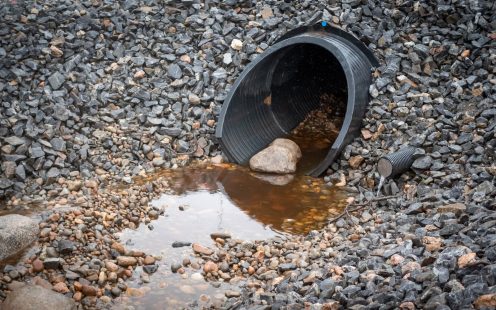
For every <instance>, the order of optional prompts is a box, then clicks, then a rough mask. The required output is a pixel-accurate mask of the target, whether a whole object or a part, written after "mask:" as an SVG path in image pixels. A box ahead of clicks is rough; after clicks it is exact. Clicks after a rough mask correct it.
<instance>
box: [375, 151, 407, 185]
mask: <svg viewBox="0 0 496 310" xmlns="http://www.w3.org/2000/svg"><path fill="white" fill-rule="evenodd" d="M415 152H416V148H414V147H411V146H408V147H405V148H403V149H400V150H399V151H397V152H395V153H391V154H388V155H386V156H384V157H381V159H379V162H378V163H377V171H379V174H380V175H381V176H382V177H384V178H391V177H395V176H397V175H399V174H402V173H403V172H405V171H407V170H408V169H410V167H411V166H412V164H413V162H414V161H415V157H414V154H415Z"/></svg>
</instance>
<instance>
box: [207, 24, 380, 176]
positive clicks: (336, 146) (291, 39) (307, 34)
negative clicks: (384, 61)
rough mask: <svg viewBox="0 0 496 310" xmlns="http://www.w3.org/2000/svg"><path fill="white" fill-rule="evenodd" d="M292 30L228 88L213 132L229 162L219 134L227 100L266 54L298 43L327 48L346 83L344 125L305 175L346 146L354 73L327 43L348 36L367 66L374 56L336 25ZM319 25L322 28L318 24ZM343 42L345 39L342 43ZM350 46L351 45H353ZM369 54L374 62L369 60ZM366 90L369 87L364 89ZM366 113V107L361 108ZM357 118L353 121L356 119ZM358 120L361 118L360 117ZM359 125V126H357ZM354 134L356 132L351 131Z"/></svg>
mask: <svg viewBox="0 0 496 310" xmlns="http://www.w3.org/2000/svg"><path fill="white" fill-rule="evenodd" d="M301 28H302V29H300V28H297V29H295V30H294V31H298V33H297V34H291V32H290V33H288V34H286V35H285V36H283V37H282V38H281V39H279V40H278V41H276V44H274V45H272V46H270V47H269V48H267V50H265V51H264V52H263V53H262V54H260V55H259V56H258V57H257V58H256V59H255V60H253V61H252V62H251V63H249V64H248V65H247V66H246V67H245V68H244V69H243V71H242V72H241V74H240V75H239V76H238V78H237V79H236V82H235V83H234V84H233V86H232V87H231V89H230V90H229V94H228V96H227V97H226V98H225V100H224V103H223V105H222V109H221V113H220V115H219V118H218V122H217V125H218V126H217V128H216V131H215V137H216V138H217V139H218V141H219V144H220V145H221V148H222V151H223V152H224V154H226V156H227V157H228V158H229V160H230V161H233V160H234V161H235V162H236V160H235V159H234V157H233V156H232V154H230V153H229V150H228V148H226V145H225V144H224V142H223V140H222V135H223V131H224V128H223V127H224V121H225V119H226V115H227V113H228V111H229V107H230V104H229V103H230V102H231V100H232V99H233V97H234V95H235V94H236V92H237V90H238V88H239V86H240V84H241V83H242V82H243V80H244V79H245V77H246V76H247V75H249V74H250V73H251V71H252V70H253V69H254V68H255V67H256V66H257V65H258V64H259V63H260V62H262V61H263V60H264V59H266V58H267V57H270V56H272V55H273V54H274V53H277V52H279V51H280V50H281V49H283V48H285V47H289V46H292V45H299V44H312V45H317V46H320V47H322V48H324V49H325V50H327V51H328V52H329V53H331V54H332V55H333V56H334V57H335V58H336V59H337V60H338V62H339V64H340V65H341V68H342V70H343V72H344V74H345V76H346V83H347V92H348V93H347V102H346V114H345V118H344V120H343V124H342V125H341V128H340V130H339V134H338V136H337V137H336V139H335V140H334V142H333V144H332V145H331V146H330V147H329V148H328V151H327V154H326V156H325V158H324V159H322V160H321V161H320V162H319V163H318V164H317V165H316V166H315V167H314V168H312V170H310V171H309V172H307V173H306V174H307V175H311V176H320V175H321V174H322V173H324V172H325V171H326V170H327V169H328V167H329V166H330V165H331V164H332V162H333V161H334V159H335V158H336V157H337V156H338V155H339V153H340V151H341V150H342V149H343V148H344V147H345V145H344V140H345V138H346V136H347V135H348V134H350V133H352V132H350V128H351V127H352V125H353V122H354V116H353V115H354V112H355V110H356V109H355V108H356V107H355V104H354V102H355V97H356V92H355V87H354V85H355V76H354V74H353V68H352V66H351V64H350V62H349V60H348V59H347V58H346V56H345V55H344V52H343V51H342V50H340V49H339V48H338V47H337V46H335V45H334V43H333V42H329V41H328V40H329V39H331V38H332V39H335V40H338V41H339V42H340V43H342V44H345V45H346V43H348V42H351V41H350V37H351V38H353V40H354V41H353V42H351V43H352V45H353V47H354V48H355V51H359V52H360V53H361V54H362V55H363V56H364V57H365V59H367V61H368V62H369V64H370V67H374V66H376V65H377V60H375V57H374V56H373V54H372V52H370V50H368V49H367V48H366V47H365V45H364V44H363V43H361V41H359V40H358V39H356V38H355V37H354V36H353V35H351V34H348V33H346V32H344V31H343V30H341V29H339V28H335V27H330V26H328V27H326V28H331V29H332V30H335V31H336V33H333V32H330V31H329V30H327V31H319V30H315V28H316V25H314V26H308V27H301ZM321 28H323V27H322V26H321ZM342 33H345V34H346V36H345V37H344V36H343V35H342ZM355 40H356V41H358V42H359V43H360V44H361V45H363V46H362V47H360V46H358V43H357V42H355ZM343 41H344V42H343ZM363 48H365V50H368V53H364V52H363ZM352 49H353V48H352ZM371 57H372V59H373V60H375V62H373V61H371ZM367 91H368V89H367ZM363 110H364V111H363V112H365V109H363ZM355 121H356V120H355ZM359 122H360V123H361V119H360V120H359ZM357 128H359V126H357ZM352 134H355V133H352Z"/></svg>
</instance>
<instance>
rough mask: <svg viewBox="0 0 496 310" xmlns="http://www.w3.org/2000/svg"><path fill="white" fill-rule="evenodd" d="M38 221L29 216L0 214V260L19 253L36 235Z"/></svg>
mask: <svg viewBox="0 0 496 310" xmlns="http://www.w3.org/2000/svg"><path fill="white" fill-rule="evenodd" d="M38 232H39V228H38V222H37V221H36V220H33V219H31V218H29V217H26V216H22V215H18V214H9V215H4V216H0V261H2V260H4V259H6V258H7V257H10V256H12V255H15V254H17V253H19V252H20V251H22V250H24V249H25V248H26V247H27V246H29V245H30V244H31V243H33V242H34V241H35V240H36V238H37V237H38Z"/></svg>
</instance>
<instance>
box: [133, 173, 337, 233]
mask: <svg viewBox="0 0 496 310" xmlns="http://www.w3.org/2000/svg"><path fill="white" fill-rule="evenodd" d="M162 177H163V178H165V179H166V180H168V183H169V190H168V192H167V194H173V195H177V196H181V195H190V194H189V193H192V192H197V191H202V190H203V191H208V192H210V193H217V192H218V193H221V194H222V195H223V196H224V197H225V198H226V199H228V200H229V201H231V203H232V204H233V205H234V206H235V207H236V208H239V209H241V210H242V211H243V212H244V213H246V214H247V215H249V216H250V217H251V218H253V219H255V220H256V221H258V222H260V223H262V224H263V225H268V226H270V227H271V228H272V229H274V230H275V231H278V232H287V233H292V234H304V233H307V232H308V231H310V230H312V229H319V228H321V227H322V226H323V225H325V222H326V219H327V218H328V217H330V216H334V215H336V214H339V212H341V210H342V206H343V204H344V200H345V199H346V195H345V194H344V193H342V192H340V191H337V190H335V189H334V188H330V187H328V186H327V185H326V184H325V183H324V182H323V180H322V179H315V178H312V177H308V176H301V175H297V176H273V175H261V174H256V173H252V172H251V171H249V170H248V169H247V168H244V167H239V166H234V165H227V164H226V165H220V166H207V167H189V168H183V169H177V170H164V171H161V172H159V173H157V174H155V175H153V176H149V177H147V178H143V179H140V180H137V181H138V182H139V183H145V182H150V181H152V180H154V179H157V178H162ZM239 225H243V223H240V224H239Z"/></svg>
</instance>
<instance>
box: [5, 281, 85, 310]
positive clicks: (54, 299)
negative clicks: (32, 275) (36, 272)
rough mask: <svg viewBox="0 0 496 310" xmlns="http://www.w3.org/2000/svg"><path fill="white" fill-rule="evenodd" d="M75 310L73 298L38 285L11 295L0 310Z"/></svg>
mask: <svg viewBox="0 0 496 310" xmlns="http://www.w3.org/2000/svg"><path fill="white" fill-rule="evenodd" d="M9 309H16V310H55V309H57V310H74V309H76V303H75V302H74V300H72V299H71V298H68V297H66V296H64V295H62V294H59V293H56V292H54V291H52V290H49V289H46V288H44V287H41V286H38V285H30V284H29V285H25V286H23V287H21V288H19V289H17V290H15V291H13V292H12V293H10V294H9V295H7V298H6V299H5V301H4V302H3V304H0V310H9Z"/></svg>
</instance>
